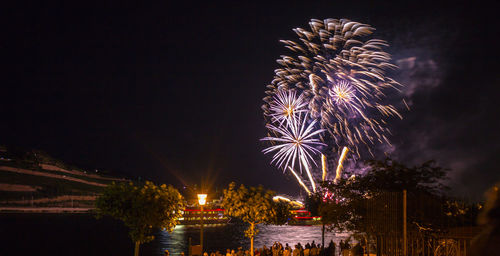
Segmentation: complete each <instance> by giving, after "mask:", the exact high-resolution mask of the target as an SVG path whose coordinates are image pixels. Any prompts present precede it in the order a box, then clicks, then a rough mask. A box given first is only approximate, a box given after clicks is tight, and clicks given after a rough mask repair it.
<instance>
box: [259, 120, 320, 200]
mask: <svg viewBox="0 0 500 256" xmlns="http://www.w3.org/2000/svg"><path fill="white" fill-rule="evenodd" d="M315 124H316V121H315V120H313V121H312V122H310V123H309V124H307V118H305V117H304V118H301V115H299V116H298V118H294V119H291V121H290V122H287V123H286V125H280V126H275V125H272V124H268V125H267V126H266V127H267V128H268V129H269V130H271V131H272V132H274V133H275V134H277V135H278V136H276V137H265V138H263V139H261V140H263V141H271V142H274V143H276V145H272V146H270V147H268V148H266V149H264V150H263V152H264V153H265V154H267V153H270V152H276V153H275V154H274V156H273V159H272V161H271V163H273V162H275V164H276V165H277V166H278V167H279V168H282V169H283V172H285V171H286V169H287V168H288V169H289V170H290V171H291V172H292V173H293V174H294V175H295V176H296V178H297V180H298V181H299V183H301V184H302V186H304V185H303V183H302V181H301V180H300V178H299V177H298V175H297V174H296V173H295V172H294V167H295V164H296V162H298V165H299V169H300V171H301V173H302V170H305V172H306V174H307V176H308V178H309V181H310V182H311V187H312V188H313V191H314V192H316V185H315V182H314V177H313V175H312V173H311V163H314V165H316V162H315V161H314V157H313V155H314V154H318V153H321V151H320V150H319V149H317V148H316V147H318V146H325V144H324V143H322V142H321V141H320V140H319V139H318V138H317V135H318V134H319V133H321V132H323V131H324V130H323V129H316V128H315ZM304 187H305V186H304ZM306 191H307V189H306Z"/></svg>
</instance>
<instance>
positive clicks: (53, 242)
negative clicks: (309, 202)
mask: <svg viewBox="0 0 500 256" xmlns="http://www.w3.org/2000/svg"><path fill="white" fill-rule="evenodd" d="M258 228H259V229H260V232H259V234H258V235H257V237H256V239H255V247H256V248H257V247H262V246H263V245H266V246H271V245H272V244H273V243H274V242H275V241H279V242H281V243H283V244H285V243H289V244H290V245H291V246H292V245H295V244H296V243H298V242H300V243H301V244H302V245H305V244H306V243H307V242H309V243H310V242H312V241H313V240H314V241H315V242H316V244H318V243H321V227H320V226H265V225H261V226H259V227H258ZM244 230H245V226H244V225H241V224H227V225H220V226H205V228H204V247H205V251H209V252H212V251H216V250H219V251H221V252H225V250H226V249H227V248H229V249H237V248H238V247H239V246H241V247H243V248H245V249H247V248H249V247H250V242H249V239H248V238H245V237H244V233H243V232H244ZM127 232H128V231H127V228H126V227H125V226H123V224H122V223H121V222H119V221H116V220H113V219H110V218H103V219H99V220H97V219H95V218H94V217H93V216H92V215H89V214H14V213H11V214H0V255H1V256H10V255H12V256H16V255H95V256H104V255H106V256H113V255H133V244H132V242H131V240H130V239H129V237H128V233H127ZM155 236H156V239H155V240H154V241H152V242H150V243H147V244H144V245H142V246H141V255H163V254H162V253H163V251H164V250H165V249H168V250H169V251H170V252H171V255H172V256H174V255H179V253H180V252H181V251H184V252H187V250H188V249H187V248H188V243H189V238H191V239H192V243H193V244H198V243H199V238H200V228H199V227H197V226H182V225H180V226H177V227H176V228H175V230H174V231H173V232H172V233H168V232H165V231H158V232H156V233H155ZM347 236H348V235H347V234H337V235H335V234H333V233H328V232H327V233H326V235H325V243H328V242H329V241H330V240H333V241H334V242H335V243H336V244H337V245H338V242H339V241H340V239H345V238H346V237H347ZM186 255H187V254H186Z"/></svg>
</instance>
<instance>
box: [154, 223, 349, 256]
mask: <svg viewBox="0 0 500 256" xmlns="http://www.w3.org/2000/svg"><path fill="white" fill-rule="evenodd" d="M245 229H246V226H244V225H241V224H227V225H223V226H205V227H204V229H203V235H204V250H205V251H208V252H212V251H213V252H215V251H217V250H218V251H220V252H225V251H226V249H235V250H236V249H237V248H238V247H240V246H241V247H243V249H249V248H250V240H249V239H248V238H246V237H244V230H245ZM258 229H259V230H260V231H259V233H258V235H257V237H256V238H255V245H254V246H255V248H261V247H262V246H264V245H266V246H268V247H269V246H271V245H272V244H273V243H274V242H275V241H279V242H281V243H282V244H283V245H285V243H288V244H289V245H290V246H293V245H295V244H297V243H299V242H300V243H301V244H302V245H305V244H306V243H308V242H309V243H311V242H312V241H315V242H316V244H319V243H321V226H273V225H270V226H266V225H259V226H258ZM348 236H349V234H347V233H337V234H334V233H330V232H325V244H328V243H329V242H330V240H333V241H334V242H335V243H336V244H337V245H338V244H339V241H340V240H341V239H346V238H347V237H348ZM190 237H191V239H192V244H199V239H200V227H199V226H183V225H179V226H177V227H176V228H175V230H174V231H173V232H172V233H168V232H166V231H162V232H160V233H159V234H157V236H156V239H155V240H154V241H153V242H152V245H151V246H152V247H153V248H154V249H153V250H154V251H156V252H158V253H159V254H160V255H161V253H162V252H163V251H164V250H165V249H168V250H169V251H170V253H171V255H179V254H180V252H182V251H184V252H185V253H186V255H187V251H188V244H189V238H190Z"/></svg>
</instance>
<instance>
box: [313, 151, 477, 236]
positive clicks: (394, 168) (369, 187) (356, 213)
mask: <svg viewBox="0 0 500 256" xmlns="http://www.w3.org/2000/svg"><path fill="white" fill-rule="evenodd" d="M367 166H368V171H367V172H366V174H364V175H359V176H356V177H355V178H352V179H341V180H339V181H338V182H337V183H333V182H325V183H324V184H323V186H322V187H323V190H322V191H321V192H319V193H318V194H316V195H313V196H311V197H310V198H309V199H308V200H306V202H309V203H306V205H308V206H309V207H310V209H312V210H313V211H316V212H317V214H318V215H320V216H322V221H323V223H327V224H328V225H329V226H330V228H331V229H335V230H349V231H354V232H367V231H368V230H367V228H368V227H369V226H370V225H371V226H374V228H372V230H381V229H383V228H385V227H384V225H387V223H388V219H387V216H388V214H389V212H384V209H385V210H389V211H393V210H397V211H400V209H399V206H397V207H396V206H394V207H396V208H397V209H393V208H392V209H389V208H388V209H386V208H387V202H388V201H386V200H388V199H389V197H387V196H388V195H396V197H397V196H399V197H397V198H396V199H395V198H393V199H395V200H397V202H399V201H401V200H402V191H403V190H406V191H407V213H408V215H407V218H408V223H409V225H410V226H409V228H411V227H413V228H422V227H426V228H429V229H434V230H436V229H439V228H442V227H443V226H450V225H459V224H460V225H464V224H468V223H471V220H473V219H474V218H475V217H474V216H475V212H477V207H474V206H471V205H464V204H462V203H459V202H457V200H453V199H451V198H450V197H449V196H447V194H446V192H447V190H448V188H447V187H446V186H445V185H444V183H443V182H444V181H445V179H446V174H447V170H446V169H444V168H441V167H439V166H437V165H436V163H435V162H434V161H427V162H425V163H423V164H421V165H416V166H413V167H408V166H406V165H404V164H402V163H400V162H397V161H394V160H392V159H385V160H382V161H377V160H371V161H368V162H367ZM351 174H352V173H349V172H346V175H347V176H350V175H351ZM391 193H392V194H391ZM325 195H326V196H325ZM329 195H330V196H329ZM398 200H399V201H398ZM368 205H371V206H370V207H371V208H370V207H369V206H368ZM384 205H385V206H386V207H385V208H384V207H383V206H384ZM379 206H380V207H379ZM374 207H377V208H375V209H379V210H375V211H374ZM401 207H402V206H401ZM369 209H371V210H369ZM310 211H311V210H310ZM369 212H371V215H370V216H371V217H370V218H369V220H368V215H369ZM377 216H379V217H380V218H378V217H377ZM376 220H380V223H378V222H377V221H376ZM412 225H413V226H412Z"/></svg>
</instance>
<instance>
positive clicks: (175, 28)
mask: <svg viewBox="0 0 500 256" xmlns="http://www.w3.org/2000/svg"><path fill="white" fill-rule="evenodd" d="M40 2H42V1H36V2H35V1H33V2H27V3H26V2H16V3H11V5H10V6H4V7H3V12H5V14H4V15H2V20H3V21H2V24H3V26H2V27H3V33H2V34H3V36H2V38H3V39H2V40H1V43H0V46H1V49H2V62H3V69H2V71H3V75H2V83H1V84H2V85H1V86H2V89H1V95H2V97H1V101H0V115H1V120H2V121H1V125H0V144H7V145H16V146H20V147H24V148H28V149H30V148H34V149H39V150H42V151H45V152H47V153H49V154H51V155H53V156H54V157H56V158H60V159H62V160H64V161H67V162H69V163H72V164H75V165H77V166H82V167H85V168H95V169H103V170H109V171H113V172H115V173H124V174H126V175H129V176H131V177H134V176H135V177H137V176H140V177H142V178H143V179H150V180H154V181H156V182H162V183H172V184H176V185H180V184H187V185H190V184H194V183H200V182H201V180H202V179H208V180H211V181H213V182H214V183H216V184H219V186H224V185H226V184H227V183H228V182H230V181H233V180H234V181H237V182H239V183H245V184H249V185H257V184H263V185H264V186H266V187H269V188H272V189H274V190H276V191H278V192H281V193H288V194H292V195H294V194H297V193H298V191H299V187H298V186H297V185H296V183H295V181H294V180H293V179H292V178H291V177H287V176H284V175H283V174H282V173H281V172H280V171H278V170H277V168H275V167H274V166H271V165H270V164H269V162H270V156H267V155H263V154H262V153H261V150H262V149H263V148H264V145H263V144H262V143H261V142H260V141H259V139H260V138H262V137H264V136H265V129H264V120H263V116H262V112H261V109H260V106H261V104H262V97H263V96H264V90H265V86H266V85H267V84H268V83H270V81H271V80H272V78H273V71H274V69H275V68H277V67H278V64H277V63H276V62H275V60H276V59H277V58H278V57H279V56H280V55H283V54H288V52H287V51H286V49H285V48H284V47H283V45H281V44H280V43H279V40H280V39H291V40H296V36H295V34H294V33H293V32H292V29H293V28H296V27H302V28H308V27H307V26H308V25H307V23H308V22H309V21H310V19H311V18H316V19H326V18H347V19H350V20H354V21H358V22H362V23H367V24H370V25H372V26H373V27H375V28H376V29H377V30H376V31H375V33H374V35H373V37H375V38H380V39H384V40H386V41H388V42H389V44H390V45H391V47H390V48H388V51H389V52H390V53H391V54H392V55H393V58H394V63H397V64H399V65H400V66H401V69H400V70H399V71H398V73H397V76H396V78H397V79H398V80H399V81H400V82H402V83H403V84H404V85H405V89H404V90H403V94H404V96H405V97H406V99H407V100H408V102H409V104H410V106H411V111H409V112H404V113H403V114H404V116H405V118H404V119H403V120H398V119H394V120H393V122H392V123H391V127H392V131H393V135H392V136H391V137H390V139H391V141H392V142H393V144H394V146H393V147H392V148H391V149H390V150H391V151H392V156H393V157H394V158H396V159H399V160H401V161H403V162H405V163H407V164H408V165H413V164H418V163H421V162H423V161H425V160H429V159H435V160H437V161H438V163H439V164H440V165H442V166H444V167H447V168H450V169H451V180H450V184H451V185H452V187H453V189H454V191H455V192H456V193H459V194H461V195H468V196H470V197H475V198H477V197H480V196H481V195H482V193H483V192H484V190H485V189H486V188H488V187H489V186H491V185H492V184H493V183H494V182H495V181H498V180H500V172H499V170H498V156H499V155H500V146H499V143H500V139H499V135H498V131H500V122H499V121H498V118H499V114H500V113H499V107H498V100H497V99H498V98H497V95H499V93H500V89H499V88H500V87H499V86H500V84H499V82H500V81H499V72H498V68H499V67H500V66H499V64H498V57H499V54H498V49H497V46H498V41H496V38H495V35H498V25H499V24H498V22H497V16H498V14H497V13H495V12H494V10H495V8H494V7H493V5H492V4H491V3H487V2H480V1H453V2H449V3H446V4H438V3H437V2H438V1H429V2H423V1H397V2H396V3H391V2H389V1H366V2H359V1H301V2H297V3H295V2H292V1H265V2H253V1H251V3H239V2H240V1H227V2H220V1H207V2H205V3H198V1H159V3H158V4H121V3H120V1H117V2H115V3H109V4H105V3H104V2H97V3H91V2H89V1H82V2H81V3H79V4H78V3H77V2H75V1H61V2H56V1H49V2H50V3H40ZM249 2H250V1H249ZM14 5H15V6H14Z"/></svg>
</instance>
